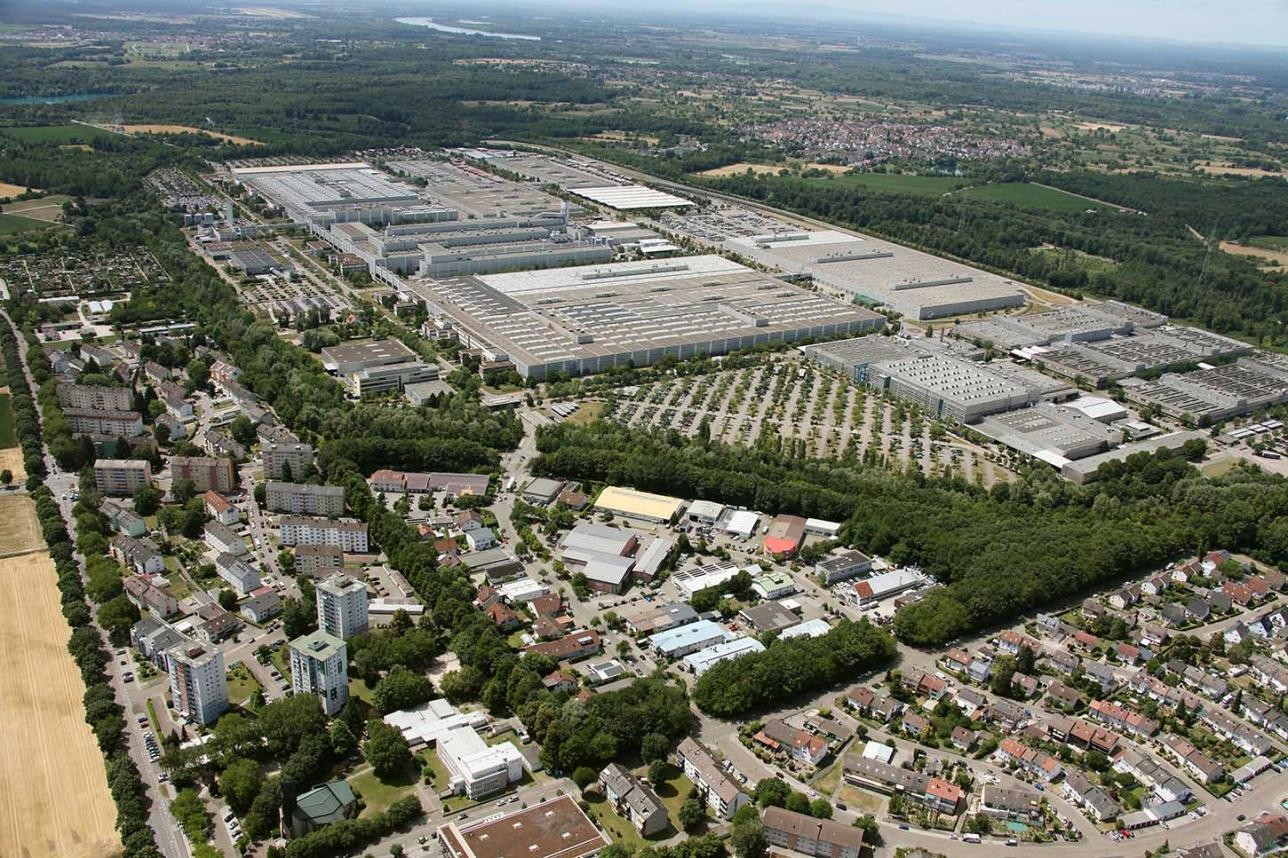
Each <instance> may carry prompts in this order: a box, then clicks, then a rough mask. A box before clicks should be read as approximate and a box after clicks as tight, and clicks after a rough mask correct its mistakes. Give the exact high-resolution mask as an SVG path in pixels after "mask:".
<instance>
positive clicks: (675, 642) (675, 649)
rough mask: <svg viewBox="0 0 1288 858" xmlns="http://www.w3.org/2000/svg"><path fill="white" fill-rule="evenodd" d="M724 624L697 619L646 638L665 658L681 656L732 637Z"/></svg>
mask: <svg viewBox="0 0 1288 858" xmlns="http://www.w3.org/2000/svg"><path fill="white" fill-rule="evenodd" d="M732 637H733V635H731V634H730V633H729V630H728V629H726V628H725V627H724V626H722V625H720V624H718V623H713V622H711V621H710V620H698V621H697V622H696V623H689V624H688V625H684V626H677V627H675V628H670V629H667V630H666V631H663V632H658V633H657V634H655V635H652V636H650V637H649V639H648V643H649V646H650V647H652V648H653V649H654V650H656V651H657V653H658V654H659V655H661V656H663V657H665V658H683V657H684V656H686V655H689V654H691V653H695V652H698V651H699V650H703V649H706V648H707V647H710V646H715V645H716V644H719V643H724V642H725V641H727V640H729V639H730V638H732Z"/></svg>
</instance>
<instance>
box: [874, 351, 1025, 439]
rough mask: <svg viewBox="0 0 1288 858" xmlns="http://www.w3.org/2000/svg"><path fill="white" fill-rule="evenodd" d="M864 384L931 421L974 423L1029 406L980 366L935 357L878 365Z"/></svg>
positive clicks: (1021, 392)
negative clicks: (912, 405) (931, 417)
mask: <svg viewBox="0 0 1288 858" xmlns="http://www.w3.org/2000/svg"><path fill="white" fill-rule="evenodd" d="M869 384H870V385H871V386H872V387H874V388H876V389H877V390H883V391H889V392H890V393H891V394H893V395H894V396H897V397H899V398H900V399H907V400H909V401H910V402H915V403H917V404H918V405H920V406H921V407H922V408H924V409H926V411H927V412H929V413H930V414H932V415H934V416H935V417H938V418H940V419H944V420H952V421H955V422H958V423H975V422H977V421H979V420H980V419H981V418H982V417H985V416H987V415H989V414H997V413H998V412H1002V411H1010V410H1012V409H1015V408H1022V407H1023V406H1026V405H1028V404H1030V403H1031V402H1033V401H1034V400H1033V397H1032V396H1031V395H1030V393H1029V391H1028V390H1027V389H1025V388H1024V387H1023V386H1021V385H1020V384H1018V383H1016V382H1013V381H1010V380H1007V379H1004V378H1002V377H1000V376H998V375H995V374H993V373H991V372H989V371H988V370H987V369H986V368H985V367H983V366H981V365H979V364H975V363H972V362H970V361H965V360H961V359H959V358H954V357H949V356H948V355H940V354H933V355H925V356H922V357H909V358H904V359H902V360H896V361H892V362H889V363H883V364H878V365H877V366H876V367H874V370H873V374H872V376H871V377H870V378H869Z"/></svg>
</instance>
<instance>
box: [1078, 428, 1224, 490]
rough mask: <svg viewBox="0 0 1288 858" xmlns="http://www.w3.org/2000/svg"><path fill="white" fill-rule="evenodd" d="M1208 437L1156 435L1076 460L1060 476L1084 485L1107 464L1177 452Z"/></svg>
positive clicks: (1201, 435) (1184, 433) (1191, 433)
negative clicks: (1143, 454)
mask: <svg viewBox="0 0 1288 858" xmlns="http://www.w3.org/2000/svg"><path fill="white" fill-rule="evenodd" d="M1206 437H1207V436H1206V435H1205V434H1204V433H1202V432H1171V433H1169V434H1167V435H1156V436H1154V437H1153V438H1146V439H1144V440H1142V441H1133V442H1132V443H1130V444H1123V445H1122V446H1121V447H1118V448H1116V449H1113V450H1110V451H1108V452H1105V453H1097V454H1096V455H1094V456H1087V457H1086V458H1085V459H1075V460H1073V461H1072V462H1068V463H1066V464H1065V465H1063V466H1062V467H1061V468H1060V475H1061V476H1063V477H1064V478H1065V479H1067V480H1069V481H1071V482H1074V483H1077V484H1079V485H1082V484H1083V483H1089V482H1091V481H1092V480H1094V479H1095V478H1096V472H1097V471H1098V470H1100V466H1101V465H1103V464H1105V463H1106V462H1121V461H1122V460H1124V459H1126V458H1127V457H1128V456H1134V455H1135V454H1137V453H1153V452H1156V451H1158V450H1172V451H1176V450H1180V449H1181V448H1182V447H1184V446H1185V443H1186V442H1187V441H1196V440H1197V441H1202V440H1205V439H1206Z"/></svg>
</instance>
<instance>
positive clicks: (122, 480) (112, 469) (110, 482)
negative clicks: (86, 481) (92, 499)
mask: <svg viewBox="0 0 1288 858" xmlns="http://www.w3.org/2000/svg"><path fill="white" fill-rule="evenodd" d="M151 482H152V465H151V464H150V463H148V462H146V461H144V460H142V459H99V460H98V461H96V462H94V485H96V486H97V487H98V490H99V491H100V492H102V493H103V494H105V495H115V496H117V497H124V496H126V495H132V494H134V493H135V492H136V491H138V490H139V489H141V488H143V487H144V486H146V485H150V484H151Z"/></svg>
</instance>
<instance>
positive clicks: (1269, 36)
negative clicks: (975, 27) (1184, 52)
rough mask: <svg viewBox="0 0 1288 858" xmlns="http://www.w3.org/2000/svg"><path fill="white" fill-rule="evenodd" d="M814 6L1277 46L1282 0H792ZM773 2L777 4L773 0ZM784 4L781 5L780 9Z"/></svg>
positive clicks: (1283, 32)
mask: <svg viewBox="0 0 1288 858" xmlns="http://www.w3.org/2000/svg"><path fill="white" fill-rule="evenodd" d="M795 2H796V3H800V4H803V5H806V6H813V7H815V8H818V9H820V10H824V9H827V10H836V11H838V12H840V11H842V10H844V11H846V12H850V13H854V14H860V15H861V14H864V13H867V14H879V15H881V16H882V17H885V16H890V17H895V16H898V17H903V18H909V19H920V20H924V21H937V22H940V23H945V24H949V23H974V24H985V25H990V26H1001V27H1014V28H1021V29H1040V30H1060V31H1066V32H1077V33H1096V34H1101V35H1112V36H1128V37H1144V38H1154V39H1174V40H1181V41H1189V42H1225V43H1227V44H1259V45H1277V46H1282V47H1283V48H1284V50H1285V51H1288V0H795ZM774 5H776V4H774ZM783 8H784V10H785V9H786V7H783Z"/></svg>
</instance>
